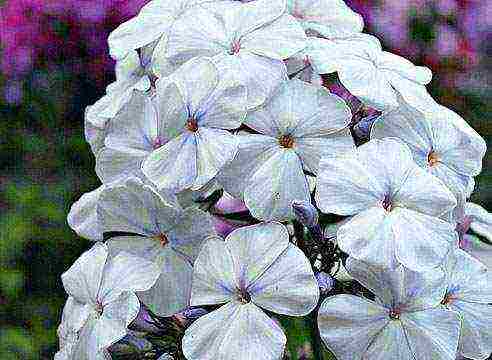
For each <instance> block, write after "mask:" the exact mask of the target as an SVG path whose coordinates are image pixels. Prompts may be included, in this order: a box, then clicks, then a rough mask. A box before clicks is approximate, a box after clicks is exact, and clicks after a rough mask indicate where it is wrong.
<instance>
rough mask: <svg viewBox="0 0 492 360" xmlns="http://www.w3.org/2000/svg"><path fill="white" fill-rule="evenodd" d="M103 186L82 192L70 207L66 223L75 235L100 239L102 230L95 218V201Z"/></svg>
mask: <svg viewBox="0 0 492 360" xmlns="http://www.w3.org/2000/svg"><path fill="white" fill-rule="evenodd" d="M103 188H104V186H100V187H98V188H97V189H96V190H93V191H91V192H88V193H85V194H83V195H82V196H81V197H80V199H79V200H77V201H76V202H75V203H74V204H73V205H72V206H71V208H70V212H69V213H68V216H67V222H68V225H69V226H70V227H71V228H72V230H73V231H75V232H76V233H77V235H79V236H81V237H83V238H86V239H89V240H94V241H98V240H102V239H103V231H102V229H101V227H100V226H99V222H98V220H97V212H96V208H97V203H98V201H99V197H100V195H101V192H102V190H103Z"/></svg>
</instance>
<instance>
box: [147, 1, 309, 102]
mask: <svg viewBox="0 0 492 360" xmlns="http://www.w3.org/2000/svg"><path fill="white" fill-rule="evenodd" d="M157 46H158V47H159V48H160V49H162V52H163V54H160V53H159V55H158V57H163V58H164V59H165V61H166V62H167V63H169V64H174V66H175V65H179V64H182V63H183V62H185V61H187V60H189V59H191V58H193V57H197V56H210V57H214V61H215V62H216V63H217V65H218V66H219V68H220V71H221V72H224V73H230V74H232V75H234V76H237V77H238V78H239V79H240V82H241V83H242V84H244V85H245V86H246V87H247V90H248V108H253V107H255V106H257V105H261V104H262V103H263V102H264V101H265V100H266V98H267V97H268V96H270V94H271V93H272V92H273V91H274V90H275V88H276V87H277V86H278V85H279V84H280V83H281V81H282V80H285V79H286V76H287V75H286V69H285V65H284V63H283V62H282V60H284V59H287V58H288V57H290V56H292V55H294V54H296V53H298V52H299V51H302V50H303V49H304V48H305V46H306V35H305V34H304V31H303V29H302V27H301V26H300V25H299V23H298V22H297V21H295V19H294V18H293V17H292V16H291V15H289V14H287V13H286V3H285V0H257V1H251V2H244V3H243V2H239V1H218V2H208V3H205V4H201V5H200V6H195V7H192V8H190V9H189V10H187V11H185V12H184V13H183V14H182V15H181V16H180V17H179V18H178V19H177V20H176V21H175V22H174V23H173V25H172V26H171V28H170V29H169V31H168V36H167V37H165V38H163V39H161V42H160V43H159V45H157ZM157 61H158V60H157Z"/></svg>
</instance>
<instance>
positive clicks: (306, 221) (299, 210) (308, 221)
mask: <svg viewBox="0 0 492 360" xmlns="http://www.w3.org/2000/svg"><path fill="white" fill-rule="evenodd" d="M292 209H293V210H294V215H295V216H296V218H297V220H298V221H299V222H300V223H301V224H302V225H304V226H305V227H307V228H312V227H314V226H316V225H318V210H316V208H315V207H314V206H313V205H312V204H311V203H310V202H307V201H297V200H294V201H293V202H292Z"/></svg>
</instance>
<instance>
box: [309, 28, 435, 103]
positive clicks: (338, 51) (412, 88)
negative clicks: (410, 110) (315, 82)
mask: <svg viewBox="0 0 492 360" xmlns="http://www.w3.org/2000/svg"><path fill="white" fill-rule="evenodd" d="M308 48H309V54H308V55H309V58H310V60H311V62H312V64H313V67H314V68H315V70H316V71H317V72H318V73H319V74H327V73H333V72H337V73H338V77H339V78H340V81H341V83H342V84H343V85H344V86H345V87H346V88H347V89H348V90H349V91H350V92H351V93H352V94H353V95H354V96H356V97H358V98H359V99H360V100H362V101H363V102H364V103H365V104H367V105H369V106H371V107H374V108H376V109H378V110H387V109H390V108H395V107H397V106H398V101H397V92H398V93H400V94H401V96H402V97H403V98H404V99H405V101H407V102H408V103H409V104H411V105H413V106H416V107H419V106H431V105H433V104H435V102H434V100H433V99H432V98H431V96H430V95H429V94H428V93H427V91H426V89H425V85H426V84H428V83H429V82H430V81H431V79H432V73H431V71H430V70H429V69H428V68H426V67H421V66H415V65H413V64H412V63H411V62H410V61H408V60H406V59H404V58H402V57H400V56H398V55H395V54H392V53H390V52H387V51H383V50H382V48H381V44H380V42H379V40H378V39H377V38H375V37H374V36H371V35H367V34H355V35H353V36H351V37H348V38H344V39H332V40H329V39H319V38H310V39H309V47H308Z"/></svg>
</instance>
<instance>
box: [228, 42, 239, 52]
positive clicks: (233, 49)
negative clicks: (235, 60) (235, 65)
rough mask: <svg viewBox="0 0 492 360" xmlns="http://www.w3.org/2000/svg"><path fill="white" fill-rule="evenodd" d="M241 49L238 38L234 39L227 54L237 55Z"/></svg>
mask: <svg viewBox="0 0 492 360" xmlns="http://www.w3.org/2000/svg"><path fill="white" fill-rule="evenodd" d="M239 50H241V44H240V43H239V41H238V40H234V41H233V42H232V44H231V48H230V49H229V55H237V54H238V53H239Z"/></svg>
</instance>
